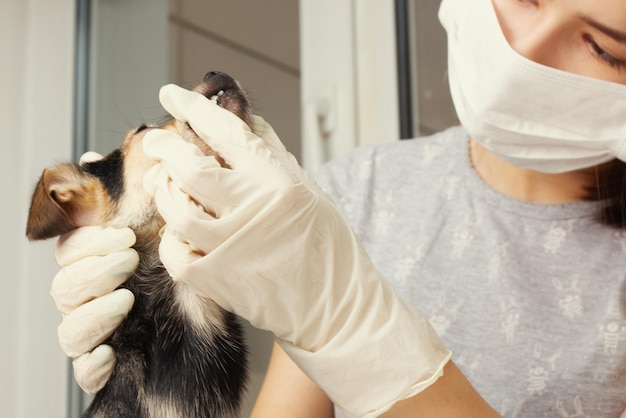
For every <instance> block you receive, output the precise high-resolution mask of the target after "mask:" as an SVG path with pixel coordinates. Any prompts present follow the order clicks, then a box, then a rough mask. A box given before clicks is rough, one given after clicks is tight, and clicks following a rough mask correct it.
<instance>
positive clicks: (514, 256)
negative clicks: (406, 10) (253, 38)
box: [55, 0, 626, 418]
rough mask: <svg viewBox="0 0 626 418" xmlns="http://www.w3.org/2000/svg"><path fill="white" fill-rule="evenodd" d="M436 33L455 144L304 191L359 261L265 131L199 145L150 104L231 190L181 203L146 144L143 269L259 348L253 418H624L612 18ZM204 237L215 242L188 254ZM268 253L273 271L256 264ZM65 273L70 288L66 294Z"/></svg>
mask: <svg viewBox="0 0 626 418" xmlns="http://www.w3.org/2000/svg"><path fill="white" fill-rule="evenodd" d="M440 18H441V20H442V23H443V25H444V27H445V28H446V31H447V32H448V39H449V77H450V85H451V91H452V95H453V99H454V103H455V108H456V110H457V113H458V115H459V118H460V120H461V123H462V126H463V128H453V129H451V130H447V131H445V132H443V133H441V134H438V135H435V136H433V137H432V138H427V139H421V140H416V141H406V142H402V143H399V144H393V145H389V146H384V147H379V148H375V149H363V150H358V151H356V152H355V153H352V154H351V155H349V156H347V157H345V158H343V159H341V160H337V161H335V162H333V163H331V164H329V165H328V166H327V167H325V168H324V169H323V170H322V171H321V173H320V174H319V176H318V179H319V183H320V184H321V185H322V186H323V188H324V189H325V190H326V191H327V192H328V193H330V194H331V196H332V197H333V198H334V200H335V202H337V204H338V205H339V206H340V207H341V208H342V211H343V212H344V213H345V214H346V216H347V218H348V219H349V222H350V224H351V225H352V227H353V228H354V229H355V231H356V233H357V235H358V236H359V240H360V241H361V242H362V243H363V245H364V247H365V249H366V250H367V252H368V253H369V255H370V256H371V257H372V260H371V261H370V260H369V258H368V256H367V255H365V253H364V252H363V251H362V250H361V247H360V244H359V242H358V241H357V240H356V239H355V238H354V235H353V234H352V232H351V231H350V228H349V227H347V226H346V224H345V223H344V220H343V217H341V216H340V215H339V214H338V211H337V210H336V209H335V207H334V205H333V204H332V203H330V201H329V200H328V199H327V197H326V195H325V194H324V193H322V192H321V191H319V190H318V188H317V186H316V185H315V184H313V182H311V181H310V180H309V179H308V178H307V177H306V176H305V175H304V174H303V173H302V171H301V170H300V169H299V167H297V165H296V164H294V162H293V159H292V158H290V156H289V155H288V154H287V153H286V152H285V151H284V148H283V147H282V144H280V141H279V140H278V138H277V137H276V136H275V135H274V134H273V132H272V131H271V128H269V127H268V126H264V125H262V122H259V124H260V125H259V126H261V127H262V129H261V130H262V131H263V130H265V131H264V132H265V133H264V134H262V135H261V136H262V140H260V139H259V138H258V137H256V136H254V135H251V134H249V132H247V131H246V129H245V127H241V126H240V124H239V125H238V124H237V123H236V122H235V121H233V120H232V119H230V118H229V117H228V116H227V115H223V114H222V113H220V112H219V111H217V110H215V111H214V113H215V115H216V116H215V118H214V120H212V121H211V124H208V122H206V121H203V120H201V119H202V118H200V117H197V116H195V115H194V113H196V109H200V107H206V103H205V102H202V101H199V100H198V99H197V97H195V96H190V95H189V94H188V92H185V91H181V90H179V89H177V88H174V87H168V88H165V89H164V90H163V93H162V103H163V105H164V107H165V108H166V109H167V110H168V111H169V112H170V113H172V114H173V115H174V116H175V117H177V118H178V119H183V120H188V121H189V122H190V123H191V124H192V126H194V129H195V130H196V131H197V132H199V134H200V135H201V136H202V137H203V138H204V139H205V140H206V141H207V142H208V143H209V144H210V145H211V146H212V147H213V148H215V149H216V150H217V151H218V152H219V153H220V154H221V155H222V156H224V157H225V159H226V160H227V161H228V162H229V164H230V165H231V166H232V167H233V170H231V171H232V172H230V173H226V174H225V177H224V178H225V179H226V178H227V179H228V182H227V185H228V189H225V190H224V196H225V197H224V202H217V203H216V202H209V201H206V199H203V198H202V189H203V187H206V188H207V190H211V187H220V185H219V184H210V185H207V184H202V183H200V180H199V178H200V177H202V176H200V175H196V174H194V173H195V172H197V171H200V170H201V168H200V167H198V165H194V164H193V163H192V160H193V159H192V158H191V157H189V158H180V160H179V161H178V162H176V161H174V159H173V158H172V157H171V152H169V153H168V152H167V149H169V148H168V147H170V146H171V143H172V142H171V141H175V140H176V139H175V138H171V137H169V136H167V137H165V136H163V135H162V134H159V133H155V134H154V135H153V140H152V141H146V144H145V150H146V152H147V153H148V154H151V155H153V156H154V157H155V158H158V159H160V160H161V161H162V163H163V164H162V166H163V167H164V171H165V173H166V174H167V176H169V177H170V178H171V179H172V181H166V182H161V183H158V184H156V185H155V190H156V199H157V204H158V206H159V210H160V212H161V213H162V215H163V216H164V218H165V219H166V221H167V223H168V230H167V231H166V233H165V235H164V240H163V244H162V247H161V250H162V251H161V254H162V258H163V261H164V264H165V265H166V267H167V268H168V270H169V271H170V273H172V276H173V277H174V278H175V279H178V280H182V281H186V282H189V283H191V284H192V285H194V286H197V287H198V288H199V289H200V290H201V291H205V292H207V293H210V294H211V295H212V296H213V297H214V298H215V297H217V299H216V300H217V302H218V303H220V304H221V305H223V306H224V307H225V308H226V309H230V310H233V311H235V312H236V313H238V314H240V315H242V316H243V317H245V318H247V319H248V320H250V321H251V322H252V323H253V324H254V325H256V326H258V327H260V328H264V329H267V330H269V331H271V332H273V333H274V335H275V336H276V337H277V342H278V344H279V346H280V347H276V349H275V351H274V354H273V356H272V361H271V364H270V370H269V372H268V375H267V378H266V383H265V385H264V388H263V390H262V392H261V395H260V397H259V401H258V404H257V407H256V408H255V411H254V413H253V416H255V417H257V418H258V417H265V416H277V414H279V413H283V414H284V416H311V417H323V416H332V414H333V407H332V403H331V401H330V399H332V400H333V401H334V402H335V403H336V404H337V405H338V406H339V407H340V408H341V409H343V410H345V411H347V412H348V413H349V414H350V415H354V416H376V415H380V414H386V415H385V416H398V417H408V416H436V417H441V416H446V417H453V416H463V417H467V416H477V417H478V416H481V417H487V416H498V413H500V414H503V415H506V416H517V417H523V416H532V417H536V416H541V415H551V416H555V415H556V413H558V414H560V415H561V416H607V417H610V416H619V414H620V413H621V412H622V411H623V410H624V408H625V406H626V399H625V395H624V394H626V379H625V378H624V377H623V375H622V373H621V367H622V365H623V362H624V358H625V356H626V349H625V344H626V338H625V337H626V322H625V321H624V313H623V312H624V311H623V309H624V307H623V302H622V298H621V294H622V292H623V290H622V287H623V283H624V278H623V277H624V274H623V272H624V271H626V257H624V252H623V250H622V242H623V241H622V239H623V236H624V234H623V233H622V230H621V229H622V227H623V220H624V216H623V215H624V213H625V212H624V210H625V208H623V207H622V205H621V196H622V189H623V188H624V187H626V185H624V184H623V178H624V165H623V164H622V163H621V162H620V161H617V160H616V158H617V159H619V160H622V161H623V160H626V150H624V149H623V148H624V144H625V143H626V128H625V126H626V123H625V122H624V120H626V118H624V116H626V107H625V106H626V105H625V104H624V103H626V100H625V99H626V86H625V85H626V72H624V71H623V70H624V68H623V67H625V66H626V33H624V31H623V30H621V28H624V27H626V4H624V3H623V2H622V1H620V0H603V1H589V0H573V1H572V0H493V2H492V1H489V0H476V1H474V2H467V1H465V0H444V1H443V2H442V7H441V10H440ZM204 111H205V109H204V108H203V112H204ZM202 114H204V113H202ZM209 125H210V126H209ZM216 126H217V127H216ZM168 144H170V145H168ZM166 167H167V168H166ZM250 167H252V168H254V169H252V170H251V169H250ZM167 176H166V177H167ZM259 176H260V177H261V180H262V181H260V182H259V179H258V178H257V177H259ZM203 179H205V180H206V177H203ZM205 180H203V181H205ZM267 183H269V184H270V186H269V188H267V189H263V187H264V185H265V184H267ZM222 187H225V186H222ZM181 189H182V190H183V191H184V193H188V194H189V195H191V196H192V197H193V199H194V200H195V201H198V202H200V203H201V204H203V205H204V207H205V209H206V210H207V211H208V212H211V213H222V214H223V215H224V216H223V217H221V218H220V219H218V220H217V221H216V222H215V223H213V224H211V225H213V226H207V227H204V228H203V229H199V226H198V225H201V224H202V225H206V224H207V223H206V222H200V221H201V220H203V221H206V220H209V221H210V220H212V219H210V218H206V219H200V218H202V217H200V218H199V219H179V218H180V217H179V216H178V217H177V216H176V214H177V213H180V210H179V209H180V208H185V204H186V203H185V202H184V201H181V200H180V199H178V200H177V198H176V196H180V195H181V194H180V193H179V191H180V190H181ZM232 190H234V192H232V193H229V192H230V191H232ZM294 190H295V191H296V192H295V193H293V191H294ZM239 191H242V194H239V195H238V193H237V192H239ZM241 195H244V196H246V198H247V200H246V201H245V202H241V201H240V199H241ZM229 199H230V201H229ZM183 200H184V199H183ZM218 221H219V222H218ZM229 223H230V224H229ZM224 225H226V227H224ZM610 225H612V226H610ZM199 230H200V231H201V234H196V233H195V232H196V231H199ZM216 231H217V232H219V233H220V234H222V235H220V236H219V239H218V240H208V239H207V238H206V236H205V235H203V234H205V233H206V235H207V236H209V235H210V236H215V232H216ZM241 231H245V233H244V234H240V232H241ZM259 231H262V233H263V234H265V235H262V234H261V232H259ZM268 231H271V233H272V235H271V238H270V241H269V242H272V244H276V245H273V249H274V250H275V249H276V248H278V249H284V250H285V251H284V252H285V253H286V254H287V255H288V256H289V257H287V256H285V257H282V258H281V257H279V258H276V257H274V256H270V254H271V253H270V252H269V251H268V252H267V253H264V252H263V251H264V248H262V246H263V245H265V246H267V245H266V244H262V245H261V246H259V245H257V244H256V243H258V242H261V243H267V242H268V241H267V239H268V238H267V234H268ZM240 236H241V237H242V238H239V237H240ZM261 237H262V238H263V239H255V238H261ZM128 245H129V244H126V245H121V246H120V247H122V248H125V247H127V246H128ZM117 249H118V248H116V247H115V246H111V248H110V249H109V251H106V252H111V253H114V254H115V253H116V250H117ZM198 249H200V251H198ZM305 250H306V251H305ZM60 251H61V252H64V251H65V249H64V248H62V247H61V248H60ZM279 252H280V251H279ZM215 254H219V255H220V257H225V258H224V259H225V260H226V261H227V260H228V258H229V257H231V258H232V259H233V260H234V259H241V255H243V254H255V255H257V254H258V257H254V258H253V260H251V261H250V263H249V265H244V266H242V267H231V266H230V265H231V264H235V263H229V266H228V267H224V268H225V269H226V268H231V269H233V271H229V274H227V275H226V276H227V277H229V278H231V279H232V278H234V277H251V276H254V274H252V275H251V272H258V273H259V274H258V275H257V276H256V277H257V278H258V279H257V280H252V281H251V282H249V283H239V281H237V280H230V281H227V282H225V283H220V282H219V281H218V282H215V281H212V282H210V283H207V281H206V279H204V277H205V275H204V274H202V273H203V271H207V270H206V269H207V268H208V266H211V267H212V268H215V267H216V266H217V264H215V263H216V261H215V260H214V259H213V260H212V259H211V257H212V256H213V255H215ZM266 254H267V257H264V255H266ZM74 258H77V257H74ZM290 258H293V260H295V261H294V262H293V263H291V264H293V266H292V265H290V263H289V260H290ZM346 259H347V260H346ZM371 262H373V265H374V266H376V268H377V269H378V270H380V272H381V273H382V274H381V273H378V271H376V270H375V269H373V268H372V264H371ZM77 265H78V264H76V263H75V264H73V267H74V273H73V274H75V275H77V276H76V277H81V276H80V274H82V275H83V276H84V277H86V278H88V277H89V275H88V274H86V273H85V272H84V271H81V270H80V268H76V266H77ZM117 266H118V267H119V266H126V267H127V270H132V262H127V263H123V262H118V263H117ZM237 269H239V270H237ZM383 276H384V277H386V279H389V280H390V282H391V283H392V285H393V287H394V289H395V292H397V293H398V294H400V295H401V296H402V298H403V299H405V300H407V301H409V302H410V303H411V304H413V305H415V306H416V307H418V308H419V309H420V311H422V313H423V316H421V315H420V314H417V313H415V312H414V311H413V310H412V309H410V308H408V307H406V306H405V304H404V303H403V302H402V301H401V300H400V299H398V298H397V297H395V295H394V293H393V292H391V291H390V290H389V287H388V286H387V284H386V283H387V282H386V280H385V279H383ZM294 277H295V279H294ZM320 277H321V279H320ZM261 279H263V280H261ZM266 279H267V280H266ZM57 287H58V286H57ZM114 287H115V286H112V287H111V288H110V289H103V290H102V291H101V292H100V293H99V294H105V293H108V291H110V290H112V289H113V288H114ZM251 289H252V290H251ZM269 289H272V290H276V289H277V290H278V291H279V292H282V295H284V297H277V298H274V300H277V301H279V302H280V303H276V306H274V304H273V305H272V306H269V307H268V306H265V305H263V304H262V302H260V301H257V300H255V297H258V296H256V295H258V294H259V292H267V291H269ZM311 289H315V292H311ZM305 290H306V292H305ZM55 293H59V294H60V293H62V292H60V291H57V292H55ZM250 294H251V295H252V296H249V297H248V296H246V295H250ZM319 295H324V296H329V297H324V298H319V297H314V296H319ZM355 295H356V296H355ZM290 296H291V297H290ZM340 296H345V297H343V298H342V297H340ZM122 297H124V298H127V299H126V300H127V301H128V295H124V296H122ZM294 300H296V301H295V302H294ZM90 303H91V302H90ZM131 303H132V302H131ZM85 305H86V306H85ZM85 305H84V306H85V307H86V308H87V310H89V308H88V306H89V303H87V304H85ZM129 305H130V304H129V303H126V304H125V305H124V306H123V307H121V308H119V309H117V310H116V315H117V317H118V318H120V317H123V315H124V313H125V312H126V311H127V310H128V309H129ZM94 309H95V308H94ZM102 316H103V317H105V318H106V319H107V320H108V321H109V324H108V325H105V326H102V323H101V322H98V321H94V320H92V323H93V322H98V323H97V324H96V325H94V328H97V329H102V328H106V329H110V328H111V327H114V326H115V324H116V323H117V320H115V315H113V314H110V313H106V314H103V315H102ZM424 319H427V320H428V321H429V323H430V324H431V325H432V327H433V328H434V329H435V330H436V331H437V333H438V334H439V336H440V337H441V339H442V341H443V344H445V347H447V348H450V349H451V350H452V351H453V352H454V353H455V355H454V356H453V357H452V361H450V360H449V352H448V350H447V349H446V348H445V347H444V346H443V345H442V344H441V342H440V341H439V340H438V339H437V337H436V336H435V335H434V333H432V329H431V328H430V326H429V325H428V323H427V322H426V321H424ZM85 328H88V326H86V327H85ZM100 332H102V331H100ZM61 338H63V337H62V336H61ZM94 345H95V344H94ZM97 350H98V351H95V352H94V353H96V355H94V354H91V355H90V354H86V355H84V356H82V357H81V358H80V359H79V360H78V364H77V365H76V368H75V369H76V373H77V378H78V380H79V382H82V384H83V385H84V386H87V387H97V386H98V385H100V384H102V382H104V381H106V378H107V376H108V373H110V370H112V366H111V365H112V364H114V357H113V356H112V354H111V353H110V352H109V351H107V350H106V349H101V348H100V349H97ZM99 353H104V355H102V356H99ZM285 353H286V354H285ZM291 360H293V361H294V362H295V363H297V366H296V365H295V364H294V363H293V362H292V361H291ZM100 363H104V364H106V366H104V367H99V366H98V364H100ZM455 363H456V364H455ZM457 365H458V366H459V367H458V368H457ZM299 369H302V370H303V371H304V374H303V373H302V372H300V371H299ZM459 369H460V370H459ZM461 371H462V373H461ZM442 372H443V373H442ZM442 374H443V375H442ZM86 376H89V377H90V378H92V379H93V378H94V376H97V377H98V378H96V379H95V380H97V382H89V381H88V379H87V378H86ZM307 376H308V377H307ZM313 382H315V383H313ZM490 405H491V406H490ZM492 407H493V408H492ZM496 410H497V411H498V412H497V413H496ZM555 411H556V412H555Z"/></svg>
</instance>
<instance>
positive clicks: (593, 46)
mask: <svg viewBox="0 0 626 418" xmlns="http://www.w3.org/2000/svg"><path fill="white" fill-rule="evenodd" d="M583 39H584V41H585V43H586V44H587V47H588V48H589V50H590V51H591V53H592V54H593V55H594V56H595V57H597V58H599V59H601V60H602V61H604V62H605V63H607V64H609V65H610V66H611V67H613V68H617V69H622V68H626V61H624V60H621V59H619V58H615V57H614V56H613V55H611V54H609V53H608V52H606V51H605V50H604V49H602V48H601V47H600V45H598V43H597V42H596V41H595V40H594V39H593V38H592V37H591V35H589V34H585V35H583Z"/></svg>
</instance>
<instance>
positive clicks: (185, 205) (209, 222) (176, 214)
mask: <svg viewBox="0 0 626 418" xmlns="http://www.w3.org/2000/svg"><path fill="white" fill-rule="evenodd" d="M154 200H155V202H156V205H157V208H158V210H159V213H160V214H161V216H162V217H163V219H164V220H165V222H166V224H167V229H168V230H170V231H175V232H176V234H177V236H178V237H179V238H180V239H182V240H184V241H186V242H188V243H190V244H189V245H190V246H191V249H192V250H193V251H196V252H198V253H202V254H208V253H209V252H211V251H213V249H215V247H217V246H218V245H220V244H221V243H222V242H223V241H224V239H226V237H228V236H229V235H231V234H232V233H233V232H234V231H235V230H236V229H238V227H239V225H233V222H232V221H230V220H224V219H216V218H215V217H214V216H213V215H212V214H209V213H207V212H206V210H205V208H204V207H202V206H200V205H199V204H198V203H196V202H195V201H194V200H193V199H191V198H190V197H189V195H187V194H186V193H185V192H183V191H182V190H180V189H179V188H178V187H177V186H176V184H175V183H173V182H168V183H167V184H164V185H162V186H160V187H157V192H156V194H155V196H154Z"/></svg>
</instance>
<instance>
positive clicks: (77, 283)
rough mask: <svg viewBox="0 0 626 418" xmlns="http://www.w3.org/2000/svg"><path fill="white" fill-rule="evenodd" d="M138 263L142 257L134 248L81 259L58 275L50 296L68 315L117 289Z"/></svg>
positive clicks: (60, 309) (64, 268)
mask: <svg viewBox="0 0 626 418" xmlns="http://www.w3.org/2000/svg"><path fill="white" fill-rule="evenodd" d="M138 264H139V255H138V254H137V251H135V250H134V249H132V248H127V249H125V250H122V251H116V252H114V253H111V254H107V255H104V256H90V257H85V258H82V259H80V260H78V261H76V262H74V263H72V264H70V265H68V266H66V267H63V268H62V269H61V270H60V271H59V272H58V273H57V275H56V276H55V277H54V280H53V281H52V286H50V295H51V296H52V298H53V299H54V302H55V303H56V306H57V309H58V310H59V311H61V312H62V313H64V314H69V313H70V312H71V311H73V310H74V309H76V308H77V307H78V306H80V305H82V304H83V303H85V302H87V301H89V300H91V299H95V298H97V297H100V296H103V295H106V294H107V293H110V292H112V291H113V290H115V289H117V288H118V287H119V286H120V285H121V284H122V283H124V282H125V281H126V279H128V277H129V276H130V275H131V274H132V273H133V272H134V271H135V269H136V268H137V265H138Z"/></svg>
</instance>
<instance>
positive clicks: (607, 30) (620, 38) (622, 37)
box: [581, 16, 626, 43]
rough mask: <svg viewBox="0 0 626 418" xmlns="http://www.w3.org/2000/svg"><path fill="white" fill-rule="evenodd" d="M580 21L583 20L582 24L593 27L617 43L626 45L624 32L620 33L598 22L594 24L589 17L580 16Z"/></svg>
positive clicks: (625, 33)
mask: <svg viewBox="0 0 626 418" xmlns="http://www.w3.org/2000/svg"><path fill="white" fill-rule="evenodd" d="M581 19H582V20H583V22H585V23H587V24H588V25H590V26H593V27H594V28H596V29H597V30H599V31H600V32H602V33H604V34H605V35H608V36H610V37H611V38H613V39H615V40H616V41H617V42H620V43H626V32H620V31H618V30H616V29H613V28H609V27H608V26H605V25H603V24H602V23H600V22H596V21H595V20H593V19H591V18H590V17H586V16H582V17H581Z"/></svg>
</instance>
